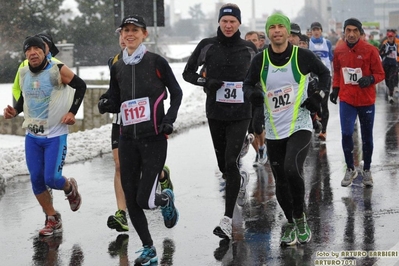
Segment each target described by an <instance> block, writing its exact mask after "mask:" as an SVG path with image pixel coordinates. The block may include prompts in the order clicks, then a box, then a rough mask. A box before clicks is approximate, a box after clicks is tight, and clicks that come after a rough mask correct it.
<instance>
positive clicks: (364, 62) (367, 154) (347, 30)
mask: <svg viewBox="0 0 399 266" xmlns="http://www.w3.org/2000/svg"><path fill="white" fill-rule="evenodd" d="M362 32H363V28H362V24H361V22H360V21H359V20H358V19H356V18H349V19H347V20H346V21H345V23H344V34H345V40H346V41H345V45H340V46H337V47H336V49H335V52H334V60H333V66H334V76H333V91H332V92H331V95H330V100H331V102H332V103H335V104H336V103H337V99H338V96H339V98H340V106H339V107H340V108H339V112H340V120H341V132H342V148H343V150H344V155H345V162H346V165H347V169H346V173H345V177H344V179H343V180H342V181H341V185H342V186H344V187H346V186H349V185H350V184H351V183H352V180H353V179H354V178H356V177H357V171H356V169H355V167H354V160H353V139H352V135H353V131H354V128H355V121H356V117H357V116H358V117H359V121H360V128H361V135H362V141H363V147H362V148H363V161H364V166H363V184H364V185H366V186H372V185H373V179H372V177H371V172H370V165H371V157H372V154H373V126H374V116H375V99H376V89H375V85H376V84H377V83H379V82H380V81H382V80H383V79H384V77H385V73H384V69H383V67H382V63H381V58H380V56H379V54H378V50H377V49H375V48H374V47H373V46H372V45H370V44H369V43H367V42H365V41H363V40H361V39H360V35H361V34H362Z"/></svg>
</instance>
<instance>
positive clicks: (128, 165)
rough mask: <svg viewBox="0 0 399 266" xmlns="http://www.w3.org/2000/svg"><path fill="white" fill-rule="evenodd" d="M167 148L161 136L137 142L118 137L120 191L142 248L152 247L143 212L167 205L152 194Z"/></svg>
mask: <svg viewBox="0 0 399 266" xmlns="http://www.w3.org/2000/svg"><path fill="white" fill-rule="evenodd" d="M167 145H168V144H167V140H166V138H165V137H164V136H160V137H156V138H153V139H150V138H146V139H138V140H137V139H126V138H124V137H123V136H121V137H120V139H119V163H120V171H121V182H122V187H123V191H124V193H125V197H126V204H127V208H128V211H129V216H130V220H131V222H132V224H133V226H134V229H135V230H136V232H137V234H138V235H139V237H140V239H141V241H142V243H143V245H150V246H152V245H153V241H152V238H151V235H150V232H149V230H148V223H147V218H146V216H145V213H144V211H143V209H153V208H155V207H157V206H163V205H165V204H166V202H167V201H163V200H162V197H161V195H160V194H157V193H155V192H156V188H157V185H158V175H159V174H160V173H161V171H162V168H163V166H164V164H165V160H166V151H167Z"/></svg>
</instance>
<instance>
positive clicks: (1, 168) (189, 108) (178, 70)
mask: <svg viewBox="0 0 399 266" xmlns="http://www.w3.org/2000/svg"><path fill="white" fill-rule="evenodd" d="M184 66H185V63H172V64H171V68H172V70H173V72H174V73H175V76H176V79H177V81H178V82H179V84H180V87H181V88H182V90H183V101H182V104H181V106H180V109H179V113H178V116H177V120H176V122H175V124H174V129H175V132H176V134H172V135H171V137H173V136H176V135H177V134H178V133H179V132H182V131H184V130H186V129H189V128H190V127H193V126H195V125H200V124H204V123H206V117H205V96H206V95H205V93H204V92H203V90H202V87H197V86H194V85H192V84H190V83H187V82H186V81H184V80H183V78H182V73H183V69H184ZM72 70H73V71H76V69H72ZM79 76H80V77H82V78H83V79H90V80H93V79H101V78H103V79H109V70H108V67H107V66H98V67H80V69H79ZM0 95H1V96H0V107H2V108H4V107H6V106H7V104H10V105H12V94H11V84H0ZM168 106H169V101H168V100H166V102H165V107H166V108H167V107H168ZM77 117H78V116H77ZM2 119H3V118H2ZM110 136H111V124H108V125H104V126H102V127H100V128H95V129H92V130H85V131H79V132H76V133H70V134H69V136H68V154H67V157H66V163H67V164H68V163H74V162H80V161H84V160H89V159H92V158H94V157H97V156H99V155H101V154H104V153H109V152H111V144H110ZM18 175H28V169H27V167H26V162H25V153H24V137H20V136H12V135H2V134H0V177H1V176H3V177H4V178H5V179H7V178H12V177H15V176H18Z"/></svg>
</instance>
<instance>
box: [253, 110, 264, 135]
mask: <svg viewBox="0 0 399 266" xmlns="http://www.w3.org/2000/svg"><path fill="white" fill-rule="evenodd" d="M252 129H253V130H254V132H255V134H257V135H260V134H261V133H262V132H263V130H264V129H265V112H264V108H263V106H261V107H255V108H254V109H253V113H252Z"/></svg>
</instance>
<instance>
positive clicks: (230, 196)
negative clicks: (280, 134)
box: [208, 119, 250, 218]
mask: <svg viewBox="0 0 399 266" xmlns="http://www.w3.org/2000/svg"><path fill="white" fill-rule="evenodd" d="M249 121H250V119H245V120H237V121H222V120H215V119H208V124H209V130H210V132H211V136H212V142H213V147H214V149H215V154H216V159H217V161H218V166H219V170H220V172H222V173H223V176H224V177H225V179H226V203H225V213H224V215H225V216H227V217H230V218H232V217H233V211H234V207H235V204H236V200H237V195H238V191H239V190H240V182H241V175H240V171H239V169H238V160H239V159H240V151H241V148H242V144H243V143H244V138H245V136H246V134H247V130H248V125H249Z"/></svg>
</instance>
